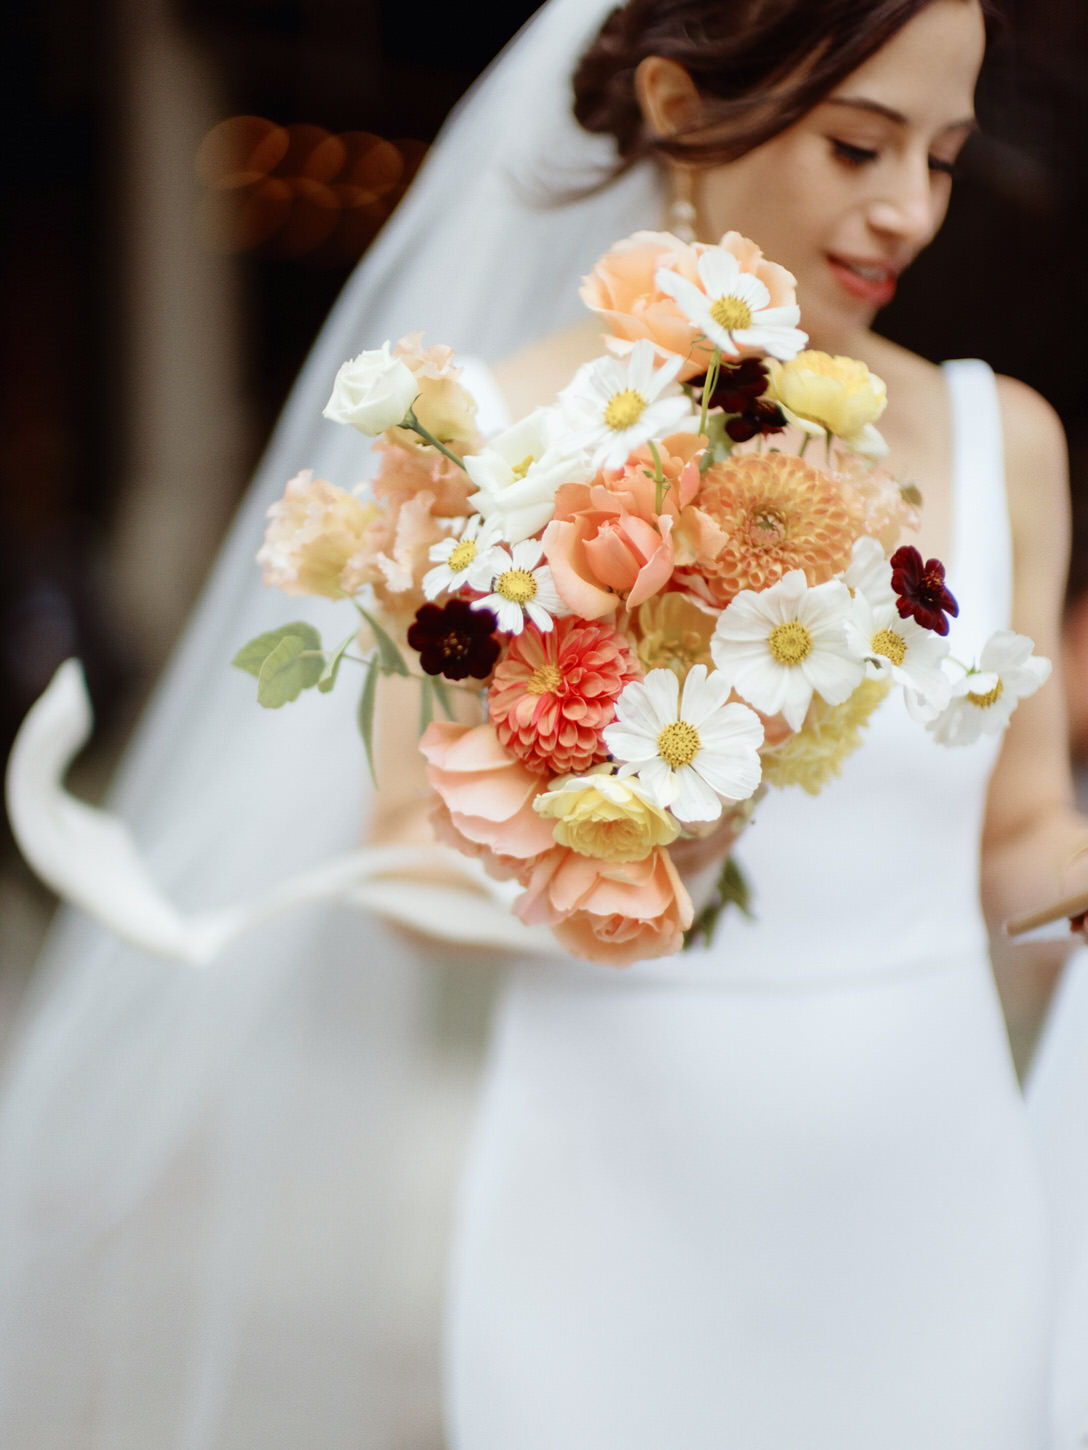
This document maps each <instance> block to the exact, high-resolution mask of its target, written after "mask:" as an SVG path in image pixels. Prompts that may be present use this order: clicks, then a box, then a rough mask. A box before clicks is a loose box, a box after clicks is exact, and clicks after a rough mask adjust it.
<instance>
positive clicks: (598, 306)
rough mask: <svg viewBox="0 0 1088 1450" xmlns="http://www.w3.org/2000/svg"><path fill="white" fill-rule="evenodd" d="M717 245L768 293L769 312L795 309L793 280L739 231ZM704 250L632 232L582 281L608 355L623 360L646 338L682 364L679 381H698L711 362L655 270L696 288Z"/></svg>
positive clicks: (665, 237) (661, 234)
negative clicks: (604, 333) (605, 329)
mask: <svg viewBox="0 0 1088 1450" xmlns="http://www.w3.org/2000/svg"><path fill="white" fill-rule="evenodd" d="M718 245H719V246H720V247H722V248H724V249H725V250H726V251H727V252H730V253H732V255H733V256H734V257H735V258H736V260H737V262H738V263H739V264H740V269H741V271H742V272H750V273H752V274H753V275H754V276H755V277H757V278H758V279H759V280H760V281H761V282H762V283H763V285H764V286H765V287H766V288H767V291H768V292H769V293H770V301H769V303H768V306H770V307H792V306H795V305H796V302H797V296H796V283H795V281H794V278H793V275H792V273H790V272H787V271H786V269H785V267H780V266H779V265H778V264H777V263H776V262H769V261H767V260H766V258H764V256H763V253H762V252H761V251H760V249H759V248H758V247H757V246H756V244H755V243H754V242H750V241H748V239H747V238H746V237H742V236H741V235H740V233H739V232H726V234H725V236H723V237H722V239H721V241H720V242H719V243H718ZM708 250H710V247H709V244H708V243H706V242H691V243H688V242H682V241H681V240H680V239H679V238H678V237H674V236H673V235H672V234H671V233H669V232H635V234H634V235H633V236H630V237H627V238H625V239H624V240H623V241H622V242H617V243H616V245H615V246H614V247H613V248H612V249H611V250H610V251H609V252H607V253H606V254H605V256H603V257H602V258H601V259H600V261H599V262H598V263H597V264H596V266H595V267H594V268H593V270H592V272H590V274H589V276H588V277H586V278H585V280H584V282H583V284H582V288H581V294H580V295H581V298H582V301H583V302H584V303H585V304H586V306H587V307H589V308H590V309H591V310H592V311H594V312H596V313H598V314H599V315H600V316H601V317H602V318H603V319H604V321H605V322H606V323H607V325H608V326H609V327H610V328H611V330H612V332H613V334H614V336H613V337H611V338H608V339H607V345H608V347H609V348H610V349H611V351H612V352H615V353H617V354H619V355H620V356H625V355H626V354H627V353H628V352H630V350H631V348H632V346H633V345H634V343H636V342H637V341H638V340H639V339H640V338H643V337H645V338H648V339H649V340H650V341H651V342H652V343H653V344H654V346H655V348H656V349H657V352H658V354H659V355H660V356H661V357H667V356H671V355H676V356H679V357H682V358H683V359H684V365H683V367H682V368H681V369H680V372H679V374H678V378H679V381H681V382H685V381H687V380H688V379H689V378H696V377H701V376H702V374H703V373H705V372H706V370H707V367H708V365H709V362H710V357H711V351H712V349H711V345H710V344H709V343H708V342H707V341H706V340H705V338H701V337H700V335H699V329H698V328H697V327H696V326H695V325H694V323H692V322H691V321H689V319H688V318H687V317H686V316H685V315H684V313H683V311H682V310H681V308H680V306H679V304H678V303H677V302H676V301H674V299H673V298H672V297H670V296H669V295H668V293H666V292H664V291H663V290H662V289H661V288H660V287H659V286H658V284H657V280H656V278H657V273H658V271H659V270H660V269H664V270H666V271H670V272H676V273H677V274H678V275H679V276H681V277H683V278H685V279H686V280H687V281H688V282H690V283H691V284H692V285H693V286H695V287H698V286H700V282H699V272H698V261H699V257H700V256H701V255H702V254H703V253H704V252H706V251H708Z"/></svg>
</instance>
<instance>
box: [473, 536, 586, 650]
mask: <svg viewBox="0 0 1088 1450" xmlns="http://www.w3.org/2000/svg"><path fill="white" fill-rule="evenodd" d="M543 557H544V545H543V544H542V543H540V541H539V540H538V539H524V540H523V541H522V542H521V543H519V544H515V545H514V546H513V548H512V549H510V550H509V551H507V550H506V549H504V548H501V547H496V548H494V549H493V550H490V551H489V554H488V559H489V561H493V562H494V573H493V574H492V576H491V579H490V580H488V581H487V582H484V583H480V584H477V585H476V587H477V588H480V589H489V590H490V591H491V592H490V593H489V594H487V595H486V597H485V598H483V599H474V600H473V601H472V607H473V609H490V610H491V611H492V613H493V614H494V615H495V618H496V619H497V620H498V626H497V627H498V629H499V630H500V632H501V633H502V634H520V633H521V632H522V630H523V629H524V628H525V621H526V620H527V619H528V620H529V621H530V622H531V623H533V624H535V625H536V627H537V629H539V630H541V631H543V632H544V633H545V634H547V632H548V631H549V630H550V629H551V627H552V618H553V616H556V615H560V614H569V613H570V610H569V609H568V608H567V606H566V605H565V604H564V603H563V601H562V599H561V598H560V597H559V591H558V589H556V587H555V584H554V582H553V580H552V571H551V570H550V569H549V568H548V566H547V564H541V562H540V561H541V559H542V558H543Z"/></svg>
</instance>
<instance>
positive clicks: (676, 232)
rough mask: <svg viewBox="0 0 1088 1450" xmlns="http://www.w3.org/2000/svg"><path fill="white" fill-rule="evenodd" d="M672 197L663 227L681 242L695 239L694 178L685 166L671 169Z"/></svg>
mask: <svg viewBox="0 0 1088 1450" xmlns="http://www.w3.org/2000/svg"><path fill="white" fill-rule="evenodd" d="M671 177H672V199H671V200H670V202H669V205H668V209H667V211H666V214H665V227H666V230H667V231H670V232H672V234H673V236H674V237H679V239H680V240H681V241H682V242H693V241H694V240H695V222H696V219H697V215H698V214H697V212H696V210H695V178H694V176H693V175H692V173H691V171H690V170H689V169H688V168H687V167H681V166H675V167H673V169H672V173H671Z"/></svg>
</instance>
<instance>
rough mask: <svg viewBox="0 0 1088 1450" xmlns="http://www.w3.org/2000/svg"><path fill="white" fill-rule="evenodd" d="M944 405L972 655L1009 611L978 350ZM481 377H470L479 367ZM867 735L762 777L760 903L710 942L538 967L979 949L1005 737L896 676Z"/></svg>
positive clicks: (790, 964)
mask: <svg viewBox="0 0 1088 1450" xmlns="http://www.w3.org/2000/svg"><path fill="white" fill-rule="evenodd" d="M944 375H945V379H946V383H947V386H948V389H949V397H950V404H951V408H950V413H951V417H952V420H953V423H952V426H953V479H952V496H953V509H952V517H953V541H952V550H951V557H950V559H949V560H947V561H946V563H947V578H948V582H949V586H950V588H951V590H952V593H953V594H954V595H955V596H956V598H957V600H958V602H959V605H960V617H959V618H958V619H956V620H954V621H952V627H951V631H950V636H949V638H950V642H951V653H952V655H953V656H954V657H955V658H958V659H962V660H964V662H965V663H967V662H969V661H970V659H971V658H972V657H973V656H975V655H976V654H977V652H978V650H979V649H980V648H981V646H982V644H983V643H984V642H985V640H986V638H987V637H988V636H989V634H990V633H992V632H993V631H994V630H995V629H1000V628H1006V627H1007V626H1008V624H1009V613H1010V602H1011V545H1010V536H1009V525H1008V509H1007V506H1006V501H1005V480H1004V460H1003V454H1002V443H1001V420H1000V413H999V409H998V403H997V392H996V388H995V384H994V377H993V373H992V372H991V370H990V368H989V367H988V366H987V365H986V364H985V363H982V362H978V361H975V360H961V361H956V362H949V363H945V364H944ZM473 383H474V384H475V379H474V380H473ZM862 733H863V740H862V745H861V747H860V748H859V749H858V750H856V751H855V752H854V753H853V754H852V755H850V756H849V757H848V758H847V759H846V760H845V761H844V763H843V767H842V773H841V775H840V776H839V777H838V778H837V779H835V780H832V781H831V782H830V783H829V784H828V785H827V786H825V788H824V789H823V790H822V791H821V793H820V794H819V795H818V796H809V795H807V794H805V792H804V791H802V790H801V789H799V788H797V787H789V788H786V789H782V790H777V789H775V790H771V791H769V792H768V793H767V795H766V796H765V797H764V799H763V800H762V801H761V802H760V804H759V805H758V806H757V808H756V811H755V813H754V816H753V819H752V822H751V824H750V825H749V827H748V829H747V831H746V832H745V834H744V835H743V836H742V837H741V839H740V842H739V843H738V845H737V847H736V848H735V855H736V859H737V860H738V862H739V863H740V865H741V866H742V868H743V870H744V873H745V875H746V877H747V879H748V881H749V883H750V885H751V888H752V893H753V903H754V912H755V915H754V918H753V919H751V920H747V919H745V918H744V917H743V916H742V915H741V914H740V913H739V912H737V911H735V910H733V909H729V910H727V911H726V912H725V913H724V914H723V916H722V918H721V920H720V921H719V923H718V928H717V931H716V933H715V936H714V940H713V941H712V943H711V945H710V946H709V947H708V948H696V949H693V950H692V951H689V952H686V953H683V954H682V955H680V956H678V957H674V958H669V959H663V960H656V961H649V962H643V963H639V964H637V965H635V966H633V967H630V968H628V969H626V970H625V971H624V972H615V973H601V972H599V971H596V972H591V973H587V972H586V968H585V964H584V963H581V962H573V961H570V962H563V963H559V964H557V963H556V962H555V961H554V960H550V961H549V962H548V963H547V964H546V966H543V965H542V970H547V971H548V972H549V973H553V972H557V971H558V972H560V973H563V974H567V973H570V974H571V975H572V980H573V978H575V977H577V978H580V979H581V980H582V981H583V982H584V983H586V984H587V985H588V984H589V983H588V979H589V978H592V979H593V980H594V981H595V982H596V983H597V985H602V981H601V979H602V978H603V979H604V984H605V985H607V984H609V983H612V984H615V985H617V986H618V985H619V984H620V983H621V982H630V983H635V982H642V983H649V982H655V981H659V982H661V984H662V985H673V986H676V985H682V984H684V983H692V984H696V985H706V984H708V983H710V982H712V981H715V980H719V981H721V982H722V983H723V984H725V983H729V984H730V985H744V984H745V983H750V984H751V985H753V986H755V985H766V984H767V983H768V982H772V981H777V982H781V983H783V984H789V983H796V984H798V985H801V984H804V983H805V982H812V981H816V980H820V981H825V980H827V979H828V978H837V977H840V976H854V975H856V974H859V973H861V974H871V973H878V972H880V973H884V972H889V971H891V972H896V973H901V972H904V971H906V972H912V971H916V970H929V969H931V967H932V966H934V965H935V964H939V963H940V962H941V961H947V960H949V959H951V958H959V957H961V956H962V955H963V954H964V953H965V952H969V953H970V952H977V951H979V950H984V948H985V942H986V930H985V925H984V922H983V919H982V914H981V909H980V906H979V890H978V887H979V881H978V867H979V841H980V839H981V831H982V821H983V812H984V809H985V801H986V791H987V786H988V782H989V777H990V773H991V770H992V768H993V764H994V761H995V759H996V756H997V751H998V749H999V746H1000V738H999V737H997V738H995V737H993V736H983V737H982V738H981V739H980V740H979V741H977V742H976V743H975V744H973V745H970V746H966V747H955V748H954V747H946V746H942V745H939V744H937V743H936V742H935V741H934V739H933V737H932V735H930V734H929V733H928V732H926V731H925V730H924V729H923V728H922V727H921V726H920V725H919V724H918V723H917V722H916V721H914V720H912V719H911V718H910V717H909V716H908V714H907V710H906V705H905V703H904V700H903V696H902V691H901V690H898V689H893V691H892V692H891V693H890V694H889V695H888V696H887V698H886V699H885V700H884V701H883V702H882V704H881V705H880V706H879V707H878V708H877V710H876V711H875V713H874V714H873V716H872V717H871V719H870V721H869V723H868V725H867V726H866V727H865V729H864V730H863V732H862Z"/></svg>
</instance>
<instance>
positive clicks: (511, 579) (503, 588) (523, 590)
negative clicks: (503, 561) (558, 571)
mask: <svg viewBox="0 0 1088 1450" xmlns="http://www.w3.org/2000/svg"><path fill="white" fill-rule="evenodd" d="M495 593H496V594H501V595H502V597H503V598H504V599H509V600H510V602H511V603H512V604H528V603H529V600H530V599H532V597H533V595H534V594H535V593H536V580H535V579H534V578H533V576H532V575H531V574H530V573H529V571H528V569H506V570H505V571H504V572H503V573H502V574H500V575H499V577H498V578H497V579H496V580H495Z"/></svg>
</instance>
